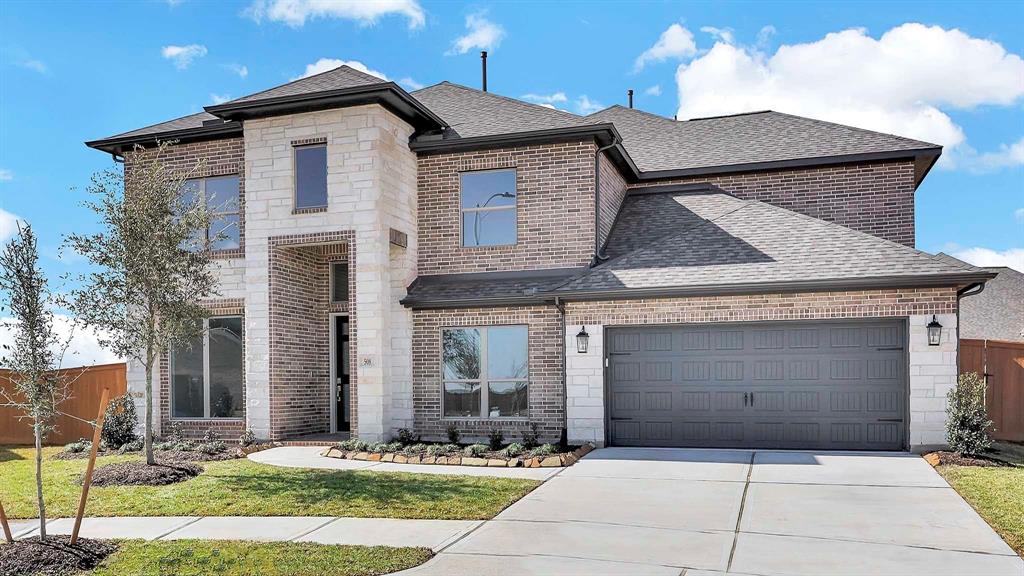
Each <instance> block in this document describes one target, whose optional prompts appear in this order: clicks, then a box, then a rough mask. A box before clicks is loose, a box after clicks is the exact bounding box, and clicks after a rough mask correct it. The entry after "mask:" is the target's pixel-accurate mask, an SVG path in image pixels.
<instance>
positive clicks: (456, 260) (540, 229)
mask: <svg viewBox="0 0 1024 576" xmlns="http://www.w3.org/2000/svg"><path fill="white" fill-rule="evenodd" d="M595 150H596V148H595V146H594V143H593V142H592V141H590V142H587V141H579V142H566V143H558V144H544V145H533V146H522V147H511V148H500V149H495V150H483V151H476V152H462V153H453V154H435V155H421V156H420V157H419V158H418V160H417V162H418V165H419V170H418V176H417V179H418V186H417V190H418V197H419V202H418V209H419V235H418V237H419V266H418V273H419V274H420V275H431V274H451V273H463V272H491V271H502V270H527V269H539V268H569V267H577V266H585V265H587V264H588V263H589V262H590V260H591V257H592V256H593V254H594V151H595ZM497 168H515V169H516V187H517V192H518V198H517V202H516V218H517V224H516V225H517V236H518V238H517V242H516V244H515V245H512V246H486V247H472V248H464V247H463V246H462V239H461V223H460V219H461V214H460V205H459V196H460V194H459V189H460V188H459V186H460V179H459V174H460V172H465V171H471V170H491V169H497Z"/></svg>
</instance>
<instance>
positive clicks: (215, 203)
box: [206, 176, 238, 212]
mask: <svg viewBox="0 0 1024 576" xmlns="http://www.w3.org/2000/svg"><path fill="white" fill-rule="evenodd" d="M206 205H207V206H209V208H210V210H211V211H213V212H238V176H218V177H217V178H207V179H206Z"/></svg>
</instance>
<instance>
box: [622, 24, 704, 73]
mask: <svg viewBox="0 0 1024 576" xmlns="http://www.w3.org/2000/svg"><path fill="white" fill-rule="evenodd" d="M696 53H697V44H696V43H695V42H694V41H693V33H691V32H690V31H689V30H687V29H686V28H683V27H682V26H680V25H679V24H673V25H671V26H669V27H668V29H667V30H665V31H664V32H662V33H661V36H660V37H659V38H658V41H657V42H655V43H654V46H651V47H650V48H648V49H647V50H645V51H644V53H643V54H641V55H639V56H637V58H636V62H635V63H634V64H633V71H634V72H639V71H640V70H643V68H644V66H646V65H647V64H650V63H653V62H664V61H665V60H668V59H669V58H677V59H682V58H689V57H690V56H693V55H694V54H696Z"/></svg>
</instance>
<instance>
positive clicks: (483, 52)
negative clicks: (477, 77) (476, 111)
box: [480, 50, 487, 92]
mask: <svg viewBox="0 0 1024 576" xmlns="http://www.w3.org/2000/svg"><path fill="white" fill-rule="evenodd" d="M480 68H481V71H482V72H483V85H484V86H483V91H484V92H487V50H481V51H480Z"/></svg>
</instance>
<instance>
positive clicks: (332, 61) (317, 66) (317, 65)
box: [292, 58, 388, 81]
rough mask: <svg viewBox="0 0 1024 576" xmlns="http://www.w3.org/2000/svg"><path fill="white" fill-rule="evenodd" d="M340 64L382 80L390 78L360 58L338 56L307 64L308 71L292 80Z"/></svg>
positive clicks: (324, 70)
mask: <svg viewBox="0 0 1024 576" xmlns="http://www.w3.org/2000/svg"><path fill="white" fill-rule="evenodd" d="M339 66H348V67H349V68H354V69H356V70H358V71H360V72H363V73H365V74H369V75H370V76H376V77H377V78H380V79H381V80H384V81H387V79H388V77H387V76H386V75H385V74H384V73H383V72H380V71H378V70H373V69H371V68H369V67H368V66H367V65H366V64H363V63H362V62H360V61H358V60H339V59H337V58H321V59H319V60H317V61H316V62H314V63H312V64H306V71H305V72H303V73H302V75H301V76H296V77H295V78H292V80H298V79H300V78H307V77H309V76H313V75H316V74H320V73H322V72H327V71H328V70H334V69H335V68H337V67H339Z"/></svg>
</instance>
